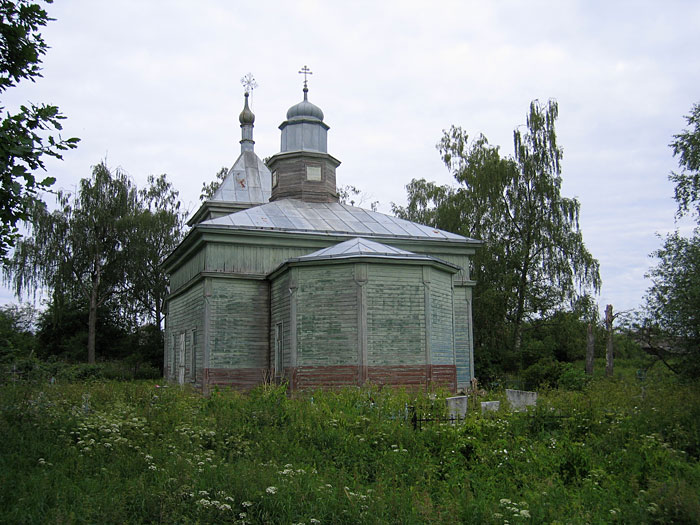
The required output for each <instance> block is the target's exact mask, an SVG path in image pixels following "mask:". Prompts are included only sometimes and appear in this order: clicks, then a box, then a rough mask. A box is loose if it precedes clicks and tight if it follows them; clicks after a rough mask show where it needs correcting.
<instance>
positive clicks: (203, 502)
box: [197, 498, 211, 508]
mask: <svg viewBox="0 0 700 525" xmlns="http://www.w3.org/2000/svg"><path fill="white" fill-rule="evenodd" d="M197 505H201V506H202V507H205V508H206V507H209V506H210V505H211V502H210V501H209V500H208V499H205V498H202V499H200V500H199V501H198V502H197Z"/></svg>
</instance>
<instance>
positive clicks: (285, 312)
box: [270, 273, 291, 367]
mask: <svg viewBox="0 0 700 525" xmlns="http://www.w3.org/2000/svg"><path fill="white" fill-rule="evenodd" d="M289 302H290V301H289V274H288V273H285V274H284V275H281V276H280V277H278V278H277V279H275V280H274V281H273V282H272V284H271V285H270V321H271V322H270V363H273V364H274V359H275V349H274V347H273V345H274V341H275V327H276V326H277V324H278V323H282V353H283V362H282V366H283V367H288V366H290V364H291V356H290V349H291V346H290V340H289V328H290V326H291V322H290V321H291V319H290V313H289V307H290V304H289Z"/></svg>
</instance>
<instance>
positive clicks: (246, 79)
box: [241, 73, 258, 95]
mask: <svg viewBox="0 0 700 525" xmlns="http://www.w3.org/2000/svg"><path fill="white" fill-rule="evenodd" d="M241 84H243V89H244V90H245V93H246V95H247V94H248V93H252V92H253V90H254V89H255V88H256V87H258V83H257V82H256V81H255V77H254V76H253V73H248V74H247V75H245V76H243V77H241Z"/></svg>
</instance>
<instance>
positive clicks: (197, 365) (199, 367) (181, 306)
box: [165, 283, 204, 386]
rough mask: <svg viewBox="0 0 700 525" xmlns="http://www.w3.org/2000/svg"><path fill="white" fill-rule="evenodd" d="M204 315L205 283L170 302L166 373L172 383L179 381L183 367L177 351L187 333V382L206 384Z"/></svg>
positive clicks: (185, 338) (166, 336) (199, 384)
mask: <svg viewBox="0 0 700 525" xmlns="http://www.w3.org/2000/svg"><path fill="white" fill-rule="evenodd" d="M203 312H204V290H203V285H202V283H200V284H199V285H195V286H193V287H192V288H190V289H189V290H187V291H186V292H184V293H182V294H180V295H178V296H176V297H174V298H173V299H171V300H170V301H169V303H168V321H167V326H166V330H165V367H166V368H165V374H166V377H167V378H168V379H170V380H172V381H175V380H177V368H176V366H177V365H178V364H179V363H177V355H178V352H177V351H178V349H179V346H180V344H181V342H182V337H181V335H182V334H183V333H184V334H185V337H184V341H185V381H187V382H194V383H195V384H196V385H198V386H201V384H202V379H203V368H204V344H203V340H204V338H203V337H202V336H203V334H204V315H203ZM193 343H194V344H193ZM193 352H194V355H193ZM193 357H194V362H193ZM193 365H194V366H193ZM174 367H175V368H174ZM193 368H194V370H193Z"/></svg>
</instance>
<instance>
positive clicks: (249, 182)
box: [209, 151, 272, 204]
mask: <svg viewBox="0 0 700 525" xmlns="http://www.w3.org/2000/svg"><path fill="white" fill-rule="evenodd" d="M271 185H272V175H271V174H270V170H269V169H267V166H265V164H264V163H263V161H262V160H260V158H258V156H257V155H256V154H255V152H253V151H243V152H241V155H240V156H239V157H238V159H237V160H236V162H235V164H234V165H233V167H232V168H231V169H230V170H229V172H228V174H227V175H226V178H225V179H224V180H223V182H222V183H221V185H220V186H219V188H218V189H217V190H216V192H215V193H214V195H213V196H212V197H211V199H209V200H212V201H224V202H241V203H243V202H247V203H255V204H260V203H263V202H268V201H269V200H270V191H271V189H272V188H271Z"/></svg>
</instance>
